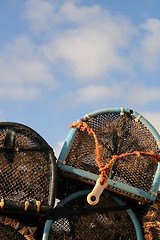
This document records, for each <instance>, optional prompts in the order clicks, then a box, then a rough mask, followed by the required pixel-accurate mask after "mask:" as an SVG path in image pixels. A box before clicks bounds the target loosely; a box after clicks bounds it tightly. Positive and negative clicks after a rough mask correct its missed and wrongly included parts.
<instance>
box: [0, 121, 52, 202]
mask: <svg viewBox="0 0 160 240" xmlns="http://www.w3.org/2000/svg"><path fill="white" fill-rule="evenodd" d="M54 158H55V157H54V154H53V152H52V150H51V148H50V147H49V146H48V145H47V143H46V142H45V141H44V140H43V139H42V138H41V137H40V136H39V135H38V134H36V133H35V132H34V131H32V130H31V129H30V128H28V127H26V126H22V125H18V124H14V123H13V124H12V123H10V124H6V126H5V125H0V198H1V199H4V200H5V201H6V200H9V201H12V202H16V203H22V204H24V203H25V202H26V201H28V202H29V203H30V204H32V203H33V204H36V202H37V201H40V203H41V205H44V206H48V204H53V199H52V198H53V195H52V194H51V192H50V190H51V189H50V188H51V185H52V187H53V188H54V176H53V175H54V174H53V173H54V164H53V163H54V161H55V159H54ZM51 178H52V179H51ZM51 180H52V182H51ZM53 191H54V189H53V190H52V192H53ZM49 201H50V202H49Z"/></svg>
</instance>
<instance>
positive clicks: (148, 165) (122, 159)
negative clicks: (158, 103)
mask: <svg viewBox="0 0 160 240" xmlns="http://www.w3.org/2000/svg"><path fill="white" fill-rule="evenodd" d="M70 128H71V130H70V132H69V134H68V136H67V138H66V140H65V142H64V145H63V148H62V150H61V153H60V155H59V158H58V162H57V164H58V188H57V197H58V198H59V200H60V202H59V204H58V205H57V206H56V208H55V215H54V217H53V218H52V220H48V221H47V222H46V225H45V229H44V234H43V240H48V239H49V240H53V239H111V240H112V239H139V240H141V239H147V240H148V239H155V240H157V239H160V210H159V199H160V198H159V197H158V188H159V185H160V174H159V173H160V165H159V161H160V154H159V149H160V136H159V134H158V132H157V131H156V130H155V128H154V127H153V126H152V125H151V124H150V123H149V122H148V121H147V120H146V119H145V118H144V117H143V116H142V115H140V114H139V113H137V112H135V111H133V110H130V109H128V108H119V109H117V108H114V109H102V110H99V111H96V112H92V113H89V114H87V115H85V116H84V117H82V118H81V119H79V120H77V121H76V122H74V123H73V124H72V125H71V126H70ZM88 189H90V190H88Z"/></svg>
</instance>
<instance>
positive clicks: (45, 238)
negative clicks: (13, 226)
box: [42, 190, 143, 240]
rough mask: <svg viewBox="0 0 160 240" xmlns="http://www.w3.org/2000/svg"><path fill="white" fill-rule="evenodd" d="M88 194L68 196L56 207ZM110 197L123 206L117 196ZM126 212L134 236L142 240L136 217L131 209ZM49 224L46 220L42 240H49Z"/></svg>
mask: <svg viewBox="0 0 160 240" xmlns="http://www.w3.org/2000/svg"><path fill="white" fill-rule="evenodd" d="M90 192H91V190H82V191H79V192H76V193H73V194H71V195H69V196H68V197H66V198H65V199H63V200H62V201H60V203H59V204H58V205H57V207H64V206H65V205H66V204H67V203H69V202H70V201H72V200H74V199H76V198H79V197H82V196H85V195H86V198H87V195H88V194H89V193H90ZM104 194H106V196H107V195H108V196H109V195H111V194H110V193H109V192H104ZM111 196H112V198H113V199H114V200H115V201H116V202H117V203H118V204H119V205H120V206H125V203H124V202H123V201H122V200H121V199H120V198H118V197H117V196H114V195H111ZM126 212H127V214H128V215H129V216H130V218H131V220H132V222H133V224H134V227H135V230H136V234H137V240H142V239H143V237H142V231H141V227H140V224H139V221H138V219H137V217H136V215H135V214H134V212H133V211H132V210H131V209H126ZM51 224H52V220H47V221H46V224H45V227H44V232H43V238H42V240H48V239H49V230H50V227H51Z"/></svg>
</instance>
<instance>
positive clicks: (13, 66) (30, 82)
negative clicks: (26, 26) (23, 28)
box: [0, 36, 56, 100]
mask: <svg viewBox="0 0 160 240" xmlns="http://www.w3.org/2000/svg"><path fill="white" fill-rule="evenodd" d="M35 51H36V47H35V46H34V44H33V43H32V42H31V41H30V40H29V39H28V38H27V37H24V36H19V37H18V38H17V39H15V40H13V41H12V42H10V43H8V45H7V46H6V48H5V49H3V50H1V52H0V72H1V77H0V84H1V89H0V92H1V94H0V98H1V99H5V98H6V96H7V99H12V100H16V99H23V100H24V99H25V100H26V99H30V100H31V99H36V98H38V97H39V96H40V91H41V90H40V86H41V87H42V86H43V87H44V88H48V89H52V88H54V87H55V86H56V81H55V78H54V76H53V75H52V74H51V73H50V70H49V67H48V66H47V65H46V63H45V62H44V61H43V59H41V57H40V56H38V54H37V53H36V52H35ZM8 93H10V94H8Z"/></svg>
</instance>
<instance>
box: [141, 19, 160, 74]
mask: <svg viewBox="0 0 160 240" xmlns="http://www.w3.org/2000/svg"><path fill="white" fill-rule="evenodd" d="M141 27H142V29H143V30H144V37H143V39H142V40H141V45H140V46H141V55H140V59H141V60H142V63H143V66H144V67H145V68H147V69H149V70H155V69H157V67H158V68H159V63H160V19H152V18H151V19H148V20H147V21H146V22H145V23H144V24H142V26H141Z"/></svg>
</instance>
